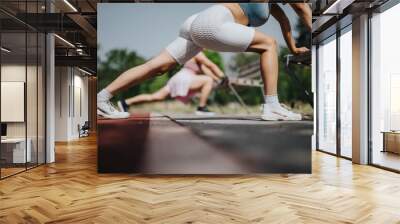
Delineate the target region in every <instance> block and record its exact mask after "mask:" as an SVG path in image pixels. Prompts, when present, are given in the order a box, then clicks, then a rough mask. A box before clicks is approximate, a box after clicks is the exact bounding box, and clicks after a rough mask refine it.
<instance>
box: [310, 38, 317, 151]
mask: <svg viewBox="0 0 400 224" xmlns="http://www.w3.org/2000/svg"><path fill="white" fill-rule="evenodd" d="M311 52H312V57H311V59H312V60H311V62H312V63H311V92H312V93H313V97H314V115H313V117H314V122H313V123H314V127H313V129H314V131H313V135H312V136H311V148H312V150H316V149H317V146H316V142H317V136H316V133H317V125H318V124H317V120H316V118H317V94H316V93H317V48H316V46H315V45H312V47H311Z"/></svg>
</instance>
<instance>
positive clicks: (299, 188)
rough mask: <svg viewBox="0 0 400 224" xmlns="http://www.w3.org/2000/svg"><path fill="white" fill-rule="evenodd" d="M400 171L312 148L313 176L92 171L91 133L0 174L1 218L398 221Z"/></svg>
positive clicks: (50, 220)
mask: <svg viewBox="0 0 400 224" xmlns="http://www.w3.org/2000/svg"><path fill="white" fill-rule="evenodd" d="M399 220H400V175H398V174H395V173H391V172H387V171H384V170H380V169H377V168H373V167H368V166H358V165H352V164H351V163H350V162H349V161H347V160H343V159H337V158H335V157H333V156H330V155H326V154H323V153H318V152H314V153H313V174H312V175H254V176H184V177H183V176H150V177H145V176H132V175H125V174H113V175H110V174H107V175H99V174H97V172H96V139H95V138H94V137H90V138H86V139H84V140H81V141H76V142H71V143H69V144H58V145H57V162H56V163H55V164H51V165H47V166H42V167H39V168H36V169H33V170H30V171H28V172H26V173H22V174H20V175H17V176H14V177H11V178H8V179H5V180H3V181H0V223H44V222H48V223H213V224H215V223H374V224H375V223H400V221H399Z"/></svg>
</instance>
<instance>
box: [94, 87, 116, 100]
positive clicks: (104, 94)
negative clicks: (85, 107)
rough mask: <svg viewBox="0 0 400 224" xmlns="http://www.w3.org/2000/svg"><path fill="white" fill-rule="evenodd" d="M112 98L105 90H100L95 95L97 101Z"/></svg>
mask: <svg viewBox="0 0 400 224" xmlns="http://www.w3.org/2000/svg"><path fill="white" fill-rule="evenodd" d="M112 97H113V95H112V94H111V93H110V92H108V91H107V90H106V89H103V90H101V91H100V92H99V93H98V94H97V101H108V100H110V99H111V98H112Z"/></svg>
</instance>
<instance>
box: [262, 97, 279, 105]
mask: <svg viewBox="0 0 400 224" xmlns="http://www.w3.org/2000/svg"><path fill="white" fill-rule="evenodd" d="M264 99H265V104H267V105H276V104H279V99H278V95H277V94H274V95H265V96H264Z"/></svg>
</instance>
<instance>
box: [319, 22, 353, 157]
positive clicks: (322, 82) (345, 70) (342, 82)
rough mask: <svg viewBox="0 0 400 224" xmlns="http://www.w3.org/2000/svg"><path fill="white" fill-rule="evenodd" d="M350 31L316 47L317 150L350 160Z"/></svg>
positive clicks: (338, 33)
mask: <svg viewBox="0 0 400 224" xmlns="http://www.w3.org/2000/svg"><path fill="white" fill-rule="evenodd" d="M351 31H352V28H351V25H349V26H347V27H345V28H343V29H342V30H340V31H338V32H336V34H334V35H332V36H330V37H329V38H327V39H325V40H323V41H321V42H320V43H319V44H318V46H317V76H318V77H317V91H318V94H317V127H318V128H317V132H318V133H317V136H318V137H317V149H318V150H319V151H323V152H327V153H329V154H334V155H337V156H341V157H344V158H347V159H350V158H351V157H352V148H351V142H352V138H351V135H352V101H351V99H352V32H351Z"/></svg>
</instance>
